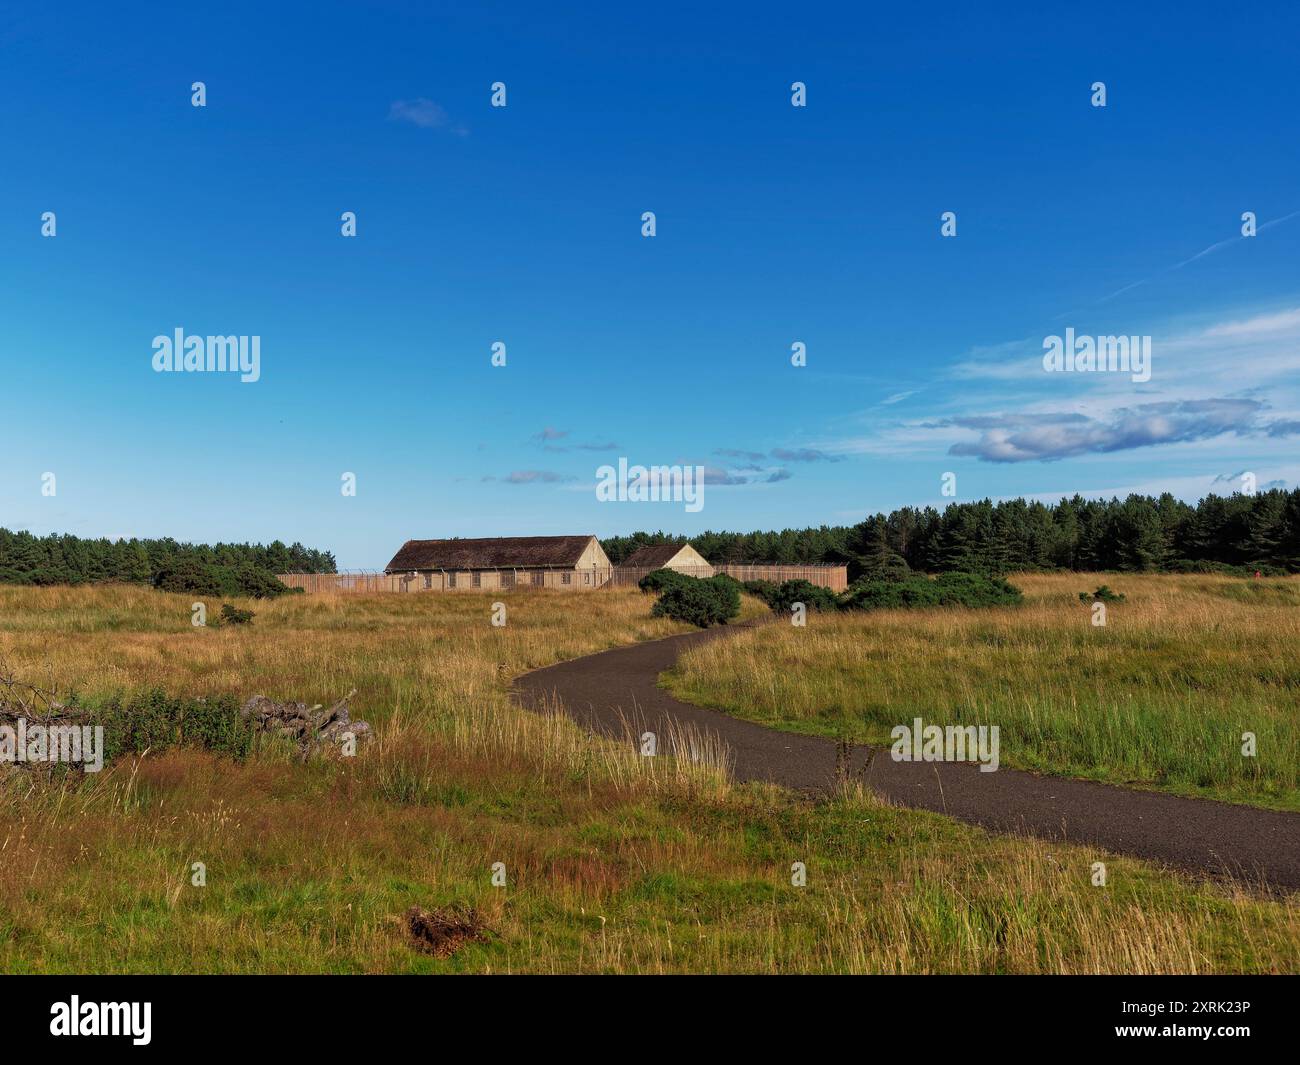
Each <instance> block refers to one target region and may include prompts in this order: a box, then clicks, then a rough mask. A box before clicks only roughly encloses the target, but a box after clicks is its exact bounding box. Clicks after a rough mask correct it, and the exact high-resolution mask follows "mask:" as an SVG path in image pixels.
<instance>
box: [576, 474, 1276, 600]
mask: <svg viewBox="0 0 1300 1065" xmlns="http://www.w3.org/2000/svg"><path fill="white" fill-rule="evenodd" d="M686 541H687V538H686V537H682V536H671V535H668V534H665V533H633V534H632V535H631V536H615V537H611V538H609V539H607V540H603V541H601V542H602V544H603V546H604V548H605V552H606V553H607V554H608V555H609V557H610V558H611V559H612V560H613V561H614V562H615V563H618V562H619V561H621V560H622V559H624V558H626V557H627V556H628V555H629V554H631V553H632V552H633V551H635V550H636V549H637V548H638V547H641V546H643V545H645V544H655V543H669V542H681V543H685V542H686ZM689 541H690V543H691V544H692V545H693V546H694V547H695V549H696V550H697V551H699V552H700V554H702V555H703V556H704V557H705V558H707V559H708V560H709V561H710V562H713V563H719V562H784V563H796V562H797V563H810V562H813V563H815V562H823V563H846V564H847V565H848V567H849V576H850V579H856V578H857V577H859V576H862V575H864V574H865V575H870V576H877V575H881V574H888V573H890V572H905V571H907V570H920V571H925V572H930V573H935V572H946V571H953V570H961V571H967V572H972V573H1008V572H1012V571H1016V570H1037V569H1073V570H1129V571H1138V570H1172V571H1178V570H1184V571H1186V570H1193V571H1194V570H1215V569H1239V570H1252V571H1253V570H1256V569H1259V570H1264V571H1266V572H1276V571H1279V570H1281V571H1287V572H1296V571H1300V489H1296V490H1293V491H1291V492H1285V491H1281V490H1278V489H1274V490H1271V491H1268V492H1261V493H1258V494H1256V495H1243V494H1240V493H1238V494H1234V495H1231V496H1214V495H1211V496H1207V497H1206V498H1205V499H1202V500H1201V501H1200V502H1199V503H1198V504H1196V505H1195V506H1190V505H1189V504H1187V503H1184V502H1181V501H1180V500H1177V499H1175V498H1174V497H1173V496H1172V495H1169V494H1168V493H1166V494H1164V495H1162V496H1160V497H1159V498H1153V497H1151V496H1140V495H1131V496H1129V497H1128V498H1127V499H1124V500H1119V499H1111V500H1108V501H1107V500H1087V499H1083V498H1082V497H1081V496H1077V495H1076V496H1074V497H1073V498H1072V499H1062V500H1061V501H1060V502H1059V503H1057V504H1055V505H1047V504H1043V503H1037V502H1035V503H1029V502H1026V501H1025V500H1023V499H1014V500H1010V501H1007V502H1002V503H993V502H992V501H991V500H987V499H986V500H983V501H981V502H977V503H954V504H951V505H950V506H948V507H947V508H946V509H945V510H944V511H943V512H942V513H940V512H939V511H937V510H935V509H934V508H932V507H926V508H924V509H916V508H913V507H904V508H902V509H901V510H895V511H893V512H892V513H890V514H888V515H886V514H876V515H874V516H873V517H870V518H868V519H866V520H865V521H863V522H860V523H859V524H857V525H853V526H828V525H822V526H819V527H817V528H806V529H784V530H782V531H781V532H752V533H727V532H705V533H702V534H700V535H699V536H693V537H690V538H689Z"/></svg>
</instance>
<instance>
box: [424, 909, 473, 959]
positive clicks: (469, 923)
mask: <svg viewBox="0 0 1300 1065" xmlns="http://www.w3.org/2000/svg"><path fill="white" fill-rule="evenodd" d="M406 933H407V936H408V937H409V938H410V940H411V944H412V946H414V947H415V949H416V950H418V951H420V952H421V953H422V954H432V955H433V956H434V957H435V958H450V957H451V956H452V955H453V954H455V953H456V951H458V950H460V948H461V947H463V946H464V945H465V944H466V943H484V942H486V941H487V940H488V939H490V938H491V937H492V934H493V933H492V931H491V930H490V929H489V928H488V927H487V925H485V924H484V923H483V919H482V918H481V917H480V916H479V914H478V911H477V910H475V909H473V908H472V907H471V908H469V909H462V908H461V907H459V906H446V907H443V908H442V909H438V910H426V909H423V908H422V907H419V906H412V907H411V908H410V909H409V910H407V911H406Z"/></svg>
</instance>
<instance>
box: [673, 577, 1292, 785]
mask: <svg viewBox="0 0 1300 1065" xmlns="http://www.w3.org/2000/svg"><path fill="white" fill-rule="evenodd" d="M1107 582H1108V583H1109V584H1111V585H1112V586H1113V587H1114V588H1115V589H1116V590H1118V591H1120V592H1122V593H1124V595H1125V596H1126V598H1125V600H1124V601H1123V602H1119V603H1112V604H1109V605H1108V606H1107V609H1106V624H1105V625H1104V626H1096V625H1094V624H1093V623H1092V621H1093V608H1092V606H1091V605H1090V604H1085V603H1081V602H1080V601H1079V598H1078V593H1079V592H1080V591H1085V590H1086V591H1091V590H1092V589H1093V588H1094V587H1095V586H1096V585H1097V583H1098V579H1097V578H1096V577H1095V576H1094V575H1082V576H1074V575H1059V574H1052V575H1021V576H1018V577H1015V578H1013V583H1015V584H1016V585H1018V586H1019V587H1021V588H1022V589H1023V591H1024V592H1025V602H1024V604H1023V605H1022V606H1020V607H1015V608H1008V609H990V610H935V611H920V610H915V611H914V610H884V611H875V612H871V613H868V614H852V613H849V614H832V615H819V614H810V615H809V618H808V624H807V626H806V627H804V628H796V627H794V626H792V625H771V626H765V627H763V628H761V629H758V630H756V631H754V632H750V633H746V634H745V635H743V636H741V637H740V638H739V639H738V640H730V641H728V642H727V643H726V644H725V645H722V644H715V645H709V646H703V647H699V648H695V649H693V650H691V651H690V652H689V653H688V654H686V655H684V656H683V658H682V659H681V661H680V662H679V666H678V669H677V670H676V671H675V672H674V673H673V674H671V675H670V676H669V677H668V678H666V683H667V685H668V687H670V688H671V689H672V690H673V691H674V693H675V694H677V695H678V696H679V697H680V698H683V699H686V700H689V701H692V702H696V703H700V704H703V705H707V706H713V707H716V708H719V709H725V710H727V711H729V712H732V713H736V714H738V715H741V716H744V717H748V718H750V719H752V720H755V721H759V722H762V723H763V724H767V725H771V726H773V727H776V728H786V729H792V730H796V731H803V732H812V733H818V734H822V735H830V736H846V737H851V738H853V739H855V740H856V741H859V742H866V743H876V744H882V745H884V744H888V742H889V731H890V729H891V728H892V727H893V726H895V725H898V724H904V723H910V722H911V720H912V719H913V718H914V717H921V718H923V719H924V720H925V721H926V723H927V724H929V723H933V724H940V725H944V724H988V725H997V726H999V728H1000V730H1001V742H1002V761H1003V764H1006V765H1012V766H1017V767H1020V768H1024V769H1033V770H1038V771H1042V772H1048V773H1059V774H1064V775H1068V776H1077V777H1086V778H1090V779H1096V780H1105V781H1110V782H1113V783H1121V784H1130V785H1137V786H1144V787H1157V788H1162V789H1165V790H1168V791H1173V792H1178V793H1180V794H1186V795H1197V796H1202V797H1210V798H1218V799H1224V800H1228V801H1233V802H1242V803H1251V804H1256V805H1260V806H1268V807H1274V808H1279V809H1289V810H1297V809H1300V786H1298V782H1297V774H1300V654H1297V651H1296V648H1297V646H1300V578H1286V579H1278V580H1262V581H1247V580H1239V579H1236V578H1230V577H1218V576H1115V577H1108V578H1107ZM1247 732H1250V733H1253V734H1254V736H1255V742H1256V755H1255V757H1243V754H1242V745H1243V734H1244V733H1247Z"/></svg>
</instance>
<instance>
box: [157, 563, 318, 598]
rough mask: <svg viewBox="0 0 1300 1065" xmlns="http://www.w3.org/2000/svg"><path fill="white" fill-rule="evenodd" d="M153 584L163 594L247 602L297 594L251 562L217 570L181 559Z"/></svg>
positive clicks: (219, 567)
mask: <svg viewBox="0 0 1300 1065" xmlns="http://www.w3.org/2000/svg"><path fill="white" fill-rule="evenodd" d="M153 583H154V587H155V588H158V589H159V590H160V591H164V592H178V593H180V594H182V595H208V596H230V597H231V598H234V597H236V596H243V597H245V598H248V599H275V598H276V597H278V596H281V595H284V594H286V593H287V592H290V591H293V590H294V589H290V588H289V587H287V586H286V585H284V584H282V583H280V580H279V578H277V577H276V576H275V574H274V573H270V572H268V571H267V570H264V569H259V568H258V567H256V566H254V565H253V564H252V563H251V562H244V563H241V564H239V565H238V566H218V565H216V564H214V563H211V562H200V561H198V560H197V559H181V560H179V561H177V562H175V563H173V564H171V565H169V566H164V567H163V568H162V569H161V570H159V571H158V574H157V576H156V577H155V578H154V582H153Z"/></svg>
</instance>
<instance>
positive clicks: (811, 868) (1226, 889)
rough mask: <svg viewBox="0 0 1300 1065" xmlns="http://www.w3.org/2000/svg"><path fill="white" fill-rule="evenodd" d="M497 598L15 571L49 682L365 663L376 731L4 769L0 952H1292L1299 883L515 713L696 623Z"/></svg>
mask: <svg viewBox="0 0 1300 1065" xmlns="http://www.w3.org/2000/svg"><path fill="white" fill-rule="evenodd" d="M501 598H502V601H504V602H506V603H507V606H508V610H509V615H508V625H507V626H506V628H505V629H503V630H498V629H492V628H491V626H490V625H489V611H490V606H491V602H492V601H493V599H494V597H493V596H491V595H487V596H478V595H473V594H468V593H467V594H464V595H456V596H432V595H430V596H420V595H411V596H402V595H387V596H382V595H381V596H370V597H349V596H339V597H336V598H324V597H320V598H317V597H309V598H303V597H296V598H294V599H292V600H289V599H286V600H281V601H278V602H276V603H271V604H266V603H261V604H241V605H246V606H251V607H252V608H253V609H254V610H256V611H257V618H256V619H255V621H254V623H253V625H252V626H251V627H248V628H246V629H239V628H231V629H225V630H212V631H195V630H193V628H192V627H191V626H190V624H189V617H190V614H189V603H188V602H186V601H184V600H182V599H181V598H180V597H176V596H165V595H160V594H158V593H154V592H151V591H148V590H142V589H133V588H96V589H14V588H0V655H3V656H4V657H5V658H6V659H7V660H8V661H9V663H10V664H11V666H13V667H14V668H16V669H18V670H19V671H20V672H21V673H22V674H23V675H24V676H26V677H28V678H29V679H42V680H53V681H56V682H58V683H59V684H60V686H66V685H71V684H75V685H76V686H78V687H79V688H80V689H82V690H83V691H84V692H86V693H88V694H92V695H93V694H96V693H99V694H103V693H107V692H108V691H111V690H113V689H116V688H140V687H147V686H153V685H159V686H162V687H164V688H166V689H168V690H169V691H172V692H175V693H178V694H187V695H197V694H204V693H210V692H230V693H234V694H237V695H241V696H242V695H247V694H250V693H251V692H252V691H260V692H262V693H264V694H269V695H272V696H278V697H282V698H296V699H306V700H308V701H316V702H324V701H325V700H327V699H329V698H332V697H337V696H338V695H340V694H343V693H346V692H347V691H349V690H351V689H352V688H356V689H357V690H358V694H357V697H356V699H355V700H354V706H355V709H356V712H357V715H358V716H362V717H365V718H367V719H369V720H370V721H371V722H372V723H374V724H376V726H377V728H378V739H377V740H376V741H375V742H374V744H373V745H372V746H370V747H369V748H363V750H362V753H361V754H360V755H359V756H358V757H357V758H355V759H341V760H327V759H321V760H313V761H311V762H309V763H307V764H305V765H303V764H298V763H296V762H294V761H292V760H289V759H286V758H282V757H276V756H274V755H273V754H264V755H260V756H258V757H256V758H254V759H251V760H250V761H248V762H246V763H244V764H236V763H232V762H230V761H228V760H224V759H221V758H217V757H215V756H213V755H212V754H210V753H207V752H203V751H196V750H171V751H167V752H163V753H161V754H156V755H155V754H150V755H147V756H145V757H144V758H141V759H126V760H122V761H120V762H119V763H117V764H115V765H113V766H111V767H110V768H109V769H107V770H106V771H105V772H104V773H102V774H100V775H99V777H97V778H91V779H88V780H86V781H85V782H84V783H82V784H80V785H77V784H67V785H64V786H56V787H43V788H31V787H30V786H26V785H25V784H23V783H21V782H20V783H18V784H13V783H11V784H10V785H9V786H8V787H2V788H0V971H6V972H56V971H72V972H208V971H220V972H264V971H265V972H309V971H310V972H316V971H320V972H448V971H470V972H712V971H718V972H734V971H743V972H847V971H852V972H1220V971H1252V972H1295V971H1300V906H1298V905H1297V903H1295V902H1293V901H1276V900H1273V901H1270V900H1263V899H1257V898H1252V897H1250V896H1248V895H1246V894H1244V893H1242V892H1241V891H1239V890H1237V889H1235V888H1233V887H1232V886H1230V885H1229V886H1221V885H1212V884H1200V883H1195V882H1192V881H1189V880H1186V879H1184V878H1182V877H1179V876H1175V875H1172V874H1168V873H1165V872H1161V871H1159V870H1156V869H1154V868H1152V867H1151V866H1149V865H1146V864H1144V863H1141V862H1136V861H1132V860H1128V859H1121V858H1113V857H1107V856H1105V855H1099V854H1096V853H1094V852H1092V851H1089V850H1087V849H1083V848H1071V847H1057V846H1048V845H1046V844H1042V843H1039V842H1034V841H1026V840H1020V839H1011V838H1005V837H991V836H988V835H986V834H985V833H983V832H982V831H980V830H978V829H973V828H970V827H967V826H962V825H958V824H955V823H953V822H950V821H948V820H947V819H945V818H942V817H939V816H937V815H932V814H927V813H922V812H917V811H908V810H901V809H895V808H893V807H890V806H888V805H885V804H882V803H879V802H878V801H876V800H874V799H872V798H870V797H869V796H865V795H862V794H860V793H857V792H852V793H846V794H844V795H842V796H840V797H839V798H837V799H835V800H834V801H830V802H825V803H821V804H816V805H814V804H811V803H808V802H806V801H803V800H801V799H799V798H797V797H795V796H793V795H790V794H789V793H785V792H782V791H779V790H777V789H774V788H770V787H764V786H758V785H746V786H736V785H733V784H730V783H729V782H728V781H727V780H726V779H725V777H724V776H723V774H722V773H721V772H720V771H719V766H718V761H719V752H716V751H712V752H711V751H707V750H706V751H703V752H697V753H699V754H702V755H703V757H702V758H701V759H700V760H698V761H693V760H690V759H685V758H683V759H680V760H678V759H672V758H655V759H647V758H641V757H639V755H637V754H636V753H635V751H634V748H633V745H632V743H631V742H630V738H629V741H628V742H624V743H614V742H610V741H605V740H599V739H595V738H593V737H590V736H588V735H586V734H585V733H583V732H582V731H581V730H580V729H578V728H577V727H576V726H574V725H573V724H572V723H571V722H569V721H568V720H567V719H566V718H563V717H560V716H557V715H539V714H532V713H530V712H527V711H524V710H522V709H519V708H517V707H515V706H514V705H513V703H512V702H511V701H510V700H509V698H508V696H507V689H508V684H509V680H510V678H511V677H512V676H514V675H516V674H517V673H519V672H522V671H524V670H526V669H529V668H533V667H537V666H541V665H545V664H548V663H550V662H552V661H555V660H558V659H560V658H563V657H569V656H572V655H577V654H582V653H587V652H590V651H595V650H599V649H601V648H604V647H608V646H612V645H614V644H618V643H623V642H628V641H631V640H635V639H643V638H648V637H653V636H658V635H664V634H667V633H670V632H673V631H677V629H676V627H675V626H673V625H672V624H671V623H669V622H666V621H663V620H660V619H653V618H651V617H649V601H648V600H647V599H645V598H643V597H642V596H640V595H639V594H638V593H636V592H635V591H610V592H609V593H608V594H606V593H604V592H602V593H597V594H592V595H587V596H578V595H566V594H565V593H562V592H556V593H549V592H533V591H519V592H515V593H513V594H511V595H509V596H503V597H501ZM209 607H210V610H211V604H209ZM575 608H576V609H575ZM747 610H748V611H750V612H751V613H753V612H756V611H757V608H756V607H754V606H753V605H752V604H750V605H749V606H747ZM751 638H752V637H751V636H749V635H742V636H739V637H737V636H732V637H729V638H728V639H729V640H735V639H741V640H748V639H751ZM1099 859H1100V860H1105V861H1107V863H1108V865H1109V872H1110V876H1109V884H1108V886H1107V887H1106V888H1104V889H1099V888H1094V887H1092V886H1091V885H1090V883H1089V879H1088V877H1089V871H1090V867H1091V863H1092V862H1093V861H1096V860H1099ZM795 861H802V862H804V863H805V864H806V865H807V869H808V883H807V886H806V887H803V888H797V887H794V886H792V885H791V882H790V866H791V863H792V862H795ZM195 862H203V863H204V864H205V866H206V870H207V883H206V886H204V887H195V886H193V885H192V883H191V877H192V875H193V873H192V866H193V863H195ZM497 862H501V863H503V864H504V866H505V870H506V875H507V883H506V886H505V887H501V888H496V887H493V886H492V885H491V879H490V878H491V869H492V866H493V864H494V863H497ZM412 906H420V907H423V908H428V909H435V908H439V907H444V906H457V907H472V908H473V909H474V910H475V911H477V913H478V914H479V915H480V916H481V917H482V918H483V919H484V921H485V922H486V924H487V926H488V927H489V928H491V929H492V930H493V932H494V933H495V935H494V936H493V937H491V938H490V939H489V940H487V941H486V942H483V943H467V944H466V945H465V946H463V947H462V948H461V949H460V950H459V951H457V952H456V953H455V954H454V955H453V956H452V957H448V958H442V957H433V956H431V955H429V954H427V953H423V952H421V951H420V950H418V949H416V945H415V944H413V943H411V942H410V941H409V939H408V936H407V932H406V922H405V918H404V915H405V914H406V913H407V912H408V911H409V910H410V908H411V907H412Z"/></svg>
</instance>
